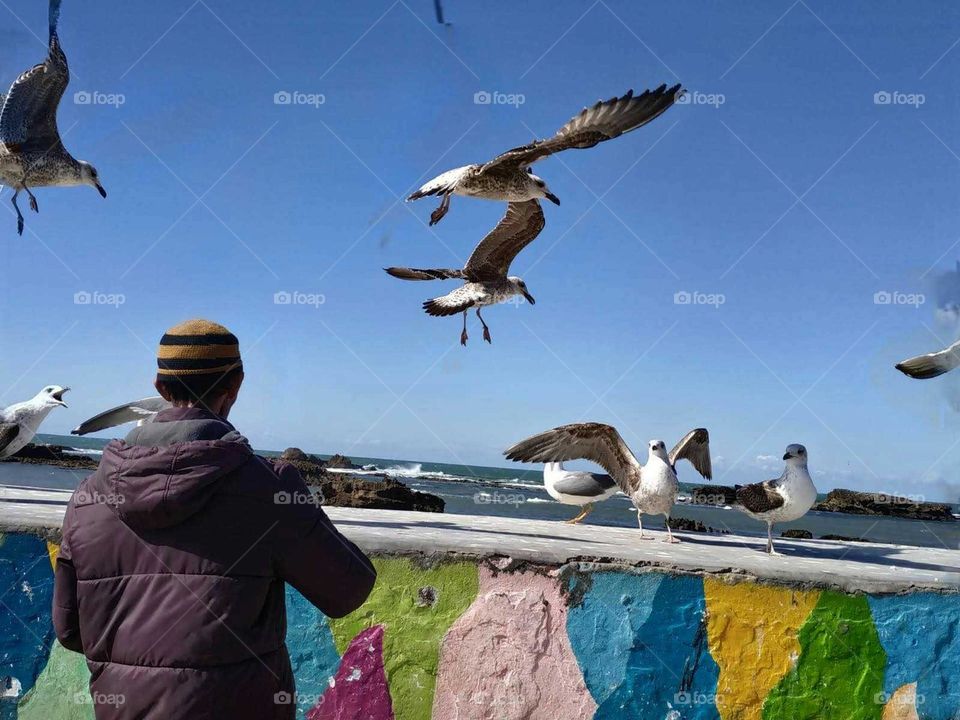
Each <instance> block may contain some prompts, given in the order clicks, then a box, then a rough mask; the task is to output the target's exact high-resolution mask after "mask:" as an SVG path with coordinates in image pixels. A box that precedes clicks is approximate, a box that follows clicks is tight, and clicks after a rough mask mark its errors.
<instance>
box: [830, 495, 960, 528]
mask: <svg viewBox="0 0 960 720" xmlns="http://www.w3.org/2000/svg"><path fill="white" fill-rule="evenodd" d="M813 509H814V510H819V511H821V512H842V513H849V514H851V515H888V516H890V517H902V518H910V519H913V520H936V521H945V522H952V521H954V520H956V518H955V517H953V510H952V508H951V507H950V506H949V505H947V504H946V503H933V502H914V501H913V500H911V499H910V498H907V497H900V496H897V495H889V494H887V493H865V492H855V491H853V490H844V489H842V488H838V489H837V490H831V491H830V492H829V493H828V494H827V498H826V499H825V500H824V501H823V502H821V503H817V504H816V505H814V506H813Z"/></svg>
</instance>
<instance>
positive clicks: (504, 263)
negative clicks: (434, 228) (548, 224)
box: [385, 200, 545, 345]
mask: <svg viewBox="0 0 960 720" xmlns="http://www.w3.org/2000/svg"><path fill="white" fill-rule="evenodd" d="M544 222H545V221H544V219H543V209H542V208H541V207H540V203H539V202H538V201H536V200H527V201H526V202H512V203H510V204H509V205H507V212H506V214H505V215H504V216H503V217H502V218H501V219H500V222H499V223H497V226H496V227H495V228H494V229H493V230H491V231H490V232H489V233H487V236H486V237H484V238H483V240H481V241H480V244H479V245H477V247H476V248H475V249H474V251H473V254H472V255H470V258H469V259H468V260H467V264H466V265H464V266H463V269H462V270H451V269H427V270H422V269H419V268H402V267H390V268H385V270H386V272H387V273H388V274H390V275H392V276H393V277H395V278H400V279H401V280H447V279H458V280H466V282H465V283H464V284H463V285H462V286H460V287H459V288H457V289H456V290H454V291H453V292H451V293H448V294H447V295H444V296H442V297H438V298H434V299H432V300H427V301H426V302H425V303H424V304H423V309H424V310H426V312H427V314H428V315H433V316H434V317H444V316H447V315H456V314H457V313H461V312H462V313H463V332H462V333H460V344H461V345H466V344H467V311H468V310H469V309H470V308H476V309H477V317H478V318H479V319H480V323H481V324H482V325H483V339H484V340H486V341H487V342H491V339H490V328H488V327H487V323H485V322H484V320H483V316H482V315H481V314H480V308H483V307H486V306H487V305H496V304H497V303H501V302H504V301H505V300H508V299H510V298H512V297H515V296H519V295H522V296H523V297H524V298H526V300H527V302H528V303H530V304H531V305H533V304H535V303H536V301H535V300H534V299H533V296H532V295H531V294H530V291H529V290H527V284H526V283H525V282H524V281H523V279H522V278H518V277H514V276H508V275H507V271H508V270H509V269H510V263H512V262H513V259H514V258H515V257H516V256H517V255H518V254H519V253H520V251H521V250H523V249H524V248H525V247H526V246H527V245H529V244H530V243H531V242H533V240H534V238H536V237H537V235H539V234H540V231H541V230H543V226H544Z"/></svg>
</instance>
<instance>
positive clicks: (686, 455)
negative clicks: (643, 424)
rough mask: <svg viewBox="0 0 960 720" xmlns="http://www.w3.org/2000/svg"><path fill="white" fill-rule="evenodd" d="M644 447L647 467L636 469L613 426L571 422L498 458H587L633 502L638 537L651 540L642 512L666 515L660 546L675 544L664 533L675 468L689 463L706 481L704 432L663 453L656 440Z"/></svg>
mask: <svg viewBox="0 0 960 720" xmlns="http://www.w3.org/2000/svg"><path fill="white" fill-rule="evenodd" d="M648 448H649V455H648V456H647V464H646V465H641V464H640V461H639V460H637V458H636V456H635V455H634V454H633V453H632V452H631V451H630V448H629V447H627V444H626V443H625V442H624V441H623V438H622V437H620V433H618V432H617V429H616V428H614V427H612V426H610V425H604V424H602V423H574V424H572V425H562V426H561V427H557V428H554V429H553V430H547V431H546V432H543V433H540V434H539V435H534V436H533V437H529V438H527V439H526V440H522V441H520V442H518V443H517V444H516V445H514V446H513V447H511V448H509V449H508V450H507V451H506V452H505V453H504V455H506V456H507V458H508V459H510V460H515V461H518V462H561V461H563V460H576V459H579V458H583V459H586V460H592V461H593V462H595V463H597V464H598V465H600V466H601V467H602V468H603V469H604V470H606V471H607V472H608V473H610V476H611V477H612V478H613V479H614V480H615V481H616V483H617V485H618V486H619V487H620V489H621V490H622V491H623V492H624V494H625V495H626V496H627V497H629V498H630V499H631V500H632V501H633V504H634V505H635V506H636V508H637V511H638V512H637V523H638V524H639V526H640V537H641V538H643V539H651V538H648V537H647V536H646V535H644V534H643V513H647V514H648V515H663V516H665V517H666V524H667V538H666V541H665V542H671V543H672V542H680V541H679V540H677V539H676V538H674V537H673V533H672V532H671V530H670V513H671V511H672V510H673V506H674V504H675V503H676V501H677V491H678V481H677V469H676V464H677V461H679V460H689V461H690V464H691V465H693V467H694V468H696V470H697V472H698V473H700V474H701V475H702V476H703V477H704V478H706V479H707V480H709V479H711V477H712V475H713V473H712V470H711V467H710V435H709V433H708V432H707V431H706V429H704V428H697V429H696V430H691V431H690V432H688V433H687V434H686V435H684V437H683V439H682V440H681V441H680V442H678V443H677V444H676V445H675V446H674V448H673V450H671V451H670V452H669V454H668V453H667V446H666V445H665V444H664V443H663V441H662V440H651V441H650V442H649V443H648Z"/></svg>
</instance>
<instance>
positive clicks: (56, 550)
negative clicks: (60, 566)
mask: <svg viewBox="0 0 960 720" xmlns="http://www.w3.org/2000/svg"><path fill="white" fill-rule="evenodd" d="M47 553H48V554H49V555H50V564H51V565H52V566H53V569H54V570H56V569H57V555H59V554H60V546H59V545H57V543H52V542H50V541H49V540H47Z"/></svg>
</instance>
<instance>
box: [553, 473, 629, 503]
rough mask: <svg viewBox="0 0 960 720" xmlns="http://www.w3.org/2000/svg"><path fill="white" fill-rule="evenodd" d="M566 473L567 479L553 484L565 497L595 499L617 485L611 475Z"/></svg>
mask: <svg viewBox="0 0 960 720" xmlns="http://www.w3.org/2000/svg"><path fill="white" fill-rule="evenodd" d="M564 472H565V473H566V477H564V478H563V479H562V480H557V481H556V482H555V483H553V489H554V490H556V491H557V492H561V493H563V494H564V495H574V496H577V497H594V496H596V495H602V494H603V493H604V492H606V491H607V490H609V489H610V488H612V487H613V486H614V485H616V482H615V481H614V479H613V478H612V477H610V476H609V475H602V474H600V473H591V472H569V471H564Z"/></svg>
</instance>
